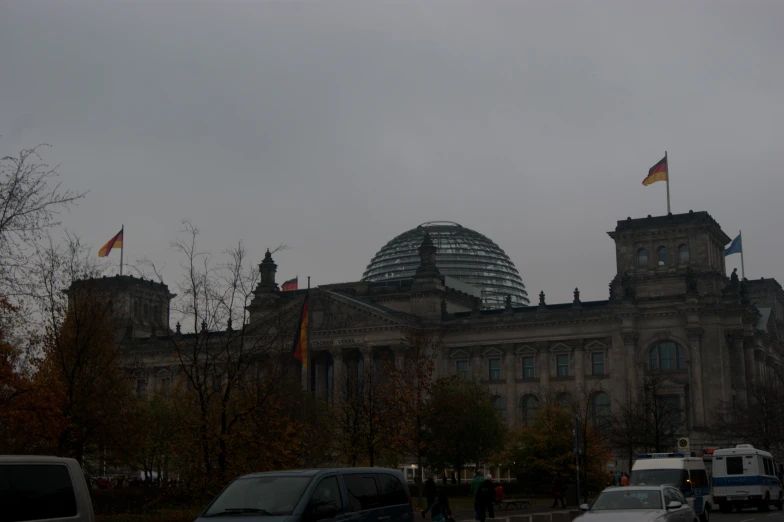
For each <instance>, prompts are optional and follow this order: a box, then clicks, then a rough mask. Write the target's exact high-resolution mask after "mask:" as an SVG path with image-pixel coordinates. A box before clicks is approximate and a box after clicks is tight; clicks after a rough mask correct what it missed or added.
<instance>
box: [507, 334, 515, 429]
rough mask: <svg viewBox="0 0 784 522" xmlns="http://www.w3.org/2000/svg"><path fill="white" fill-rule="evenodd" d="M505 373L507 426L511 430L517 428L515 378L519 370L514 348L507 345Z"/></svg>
mask: <svg viewBox="0 0 784 522" xmlns="http://www.w3.org/2000/svg"><path fill="white" fill-rule="evenodd" d="M504 350H505V353H504V372H505V374H506V375H505V377H506V391H505V395H506V424H507V426H509V427H510V428H511V427H513V426H517V415H515V412H516V411H517V409H516V408H515V405H516V404H517V400H516V399H517V394H516V393H515V377H517V368H515V353H514V346H512V345H507V346H505V347H504Z"/></svg>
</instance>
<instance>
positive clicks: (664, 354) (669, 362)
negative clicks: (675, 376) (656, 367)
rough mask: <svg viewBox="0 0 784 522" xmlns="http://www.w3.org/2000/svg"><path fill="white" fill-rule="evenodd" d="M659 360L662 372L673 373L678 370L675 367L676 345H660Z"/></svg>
mask: <svg viewBox="0 0 784 522" xmlns="http://www.w3.org/2000/svg"><path fill="white" fill-rule="evenodd" d="M659 360H660V361H661V370H662V371H665V372H671V371H674V370H675V369H676V365H675V345H674V344H673V343H661V344H660V345H659Z"/></svg>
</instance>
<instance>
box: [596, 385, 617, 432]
mask: <svg viewBox="0 0 784 522" xmlns="http://www.w3.org/2000/svg"><path fill="white" fill-rule="evenodd" d="M591 413H592V414H593V422H594V426H596V429H598V430H603V429H606V428H607V427H608V426H609V425H610V423H611V422H612V410H611V409H610V396H609V395H608V394H607V393H606V392H603V391H600V392H598V393H595V394H594V396H593V397H592V398H591Z"/></svg>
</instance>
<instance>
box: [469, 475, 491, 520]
mask: <svg viewBox="0 0 784 522" xmlns="http://www.w3.org/2000/svg"><path fill="white" fill-rule="evenodd" d="M474 500H475V502H476V519H477V520H479V521H480V522H485V519H486V518H487V514H489V515H490V518H495V510H494V508H493V502H494V501H495V484H493V476H492V475H491V474H490V473H488V474H487V475H485V480H484V482H482V484H481V485H480V486H479V489H478V490H477V492H476V498H475V499H474Z"/></svg>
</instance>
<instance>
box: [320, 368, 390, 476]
mask: <svg viewBox="0 0 784 522" xmlns="http://www.w3.org/2000/svg"><path fill="white" fill-rule="evenodd" d="M392 366H393V364H391V363H389V362H387V361H383V360H382V361H374V360H373V358H372V357H370V356H369V353H368V354H365V356H364V357H363V358H362V359H360V360H354V361H351V362H350V364H349V367H348V368H347V370H348V371H347V372H346V378H345V381H344V382H342V383H338V386H337V391H336V394H335V399H334V404H333V405H332V407H331V412H332V416H331V427H332V429H331V434H330V435H331V438H332V440H333V450H334V452H335V453H336V455H338V456H340V457H341V458H343V459H344V460H345V461H347V462H348V463H349V464H350V465H351V466H357V465H358V464H360V463H367V464H368V465H369V466H375V465H376V464H377V462H378V460H379V458H381V460H382V461H386V460H388V459H389V458H390V457H391V455H392V453H393V452H392V451H391V450H392V448H393V445H392V443H393V440H394V439H393V438H394V436H395V428H396V424H395V420H396V419H395V416H394V415H393V414H391V412H390V411H389V409H388V407H389V405H390V403H391V401H390V399H391V394H390V388H389V381H388V379H384V378H383V377H382V376H384V375H389V373H390V372H391V371H392V370H391V368H392Z"/></svg>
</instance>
